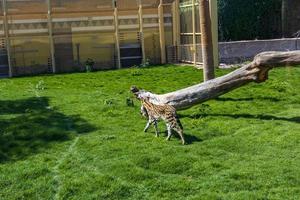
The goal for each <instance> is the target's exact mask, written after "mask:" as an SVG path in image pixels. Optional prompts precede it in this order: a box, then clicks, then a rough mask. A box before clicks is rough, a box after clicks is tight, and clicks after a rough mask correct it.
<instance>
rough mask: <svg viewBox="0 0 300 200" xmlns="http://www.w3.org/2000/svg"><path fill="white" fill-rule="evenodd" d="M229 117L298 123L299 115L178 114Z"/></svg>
mask: <svg viewBox="0 0 300 200" xmlns="http://www.w3.org/2000/svg"><path fill="white" fill-rule="evenodd" d="M209 116H213V117H231V118H234V119H237V118H246V119H260V120H278V121H287V122H293V123H300V117H290V118H287V117H276V116H273V115H251V114H206V113H205V114H194V115H180V117H188V118H192V119H198V118H201V117H209Z"/></svg>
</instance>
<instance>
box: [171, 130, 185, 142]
mask: <svg viewBox="0 0 300 200" xmlns="http://www.w3.org/2000/svg"><path fill="white" fill-rule="evenodd" d="M173 129H174V130H175V131H176V132H177V133H178V134H179V136H180V138H181V141H182V144H183V145H184V144H185V140H184V136H183V130H182V129H181V128H179V127H174V128H173Z"/></svg>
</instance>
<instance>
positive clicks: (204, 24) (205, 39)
mask: <svg viewBox="0 0 300 200" xmlns="http://www.w3.org/2000/svg"><path fill="white" fill-rule="evenodd" d="M199 15H200V28H201V46H202V58H203V74H204V81H208V80H211V79H213V78H214V77H215V67H214V57H213V56H214V54H213V42H212V30H211V18H210V8H209V1H208V0H200V2H199Z"/></svg>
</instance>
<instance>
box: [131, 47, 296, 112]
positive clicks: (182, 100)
mask: <svg viewBox="0 0 300 200" xmlns="http://www.w3.org/2000/svg"><path fill="white" fill-rule="evenodd" d="M292 65H300V51H289V52H263V53H260V54H258V55H257V56H255V58H254V60H253V61H252V62H251V63H249V64H246V65H244V66H242V67H241V68H239V69H237V70H235V71H233V72H231V73H229V74H227V75H224V76H221V77H219V78H215V79H212V80H210V81H207V82H203V83H200V84H197V85H194V86H191V87H188V88H184V89H181V90H178V91H175V92H171V93H167V94H160V95H159V94H153V93H151V92H148V91H145V90H139V89H138V88H136V87H134V86H133V87H132V88H131V91H132V92H133V93H134V94H135V95H136V96H137V97H138V98H149V101H150V102H152V103H155V104H169V105H172V106H174V107H175V108H176V109H177V110H182V109H187V108H190V107H192V106H194V105H197V104H199V103H202V102H205V101H207V100H210V99H214V98H216V97H218V96H220V95H222V94H225V93H227V92H230V91H232V90H234V89H236V88H239V87H241V86H243V85H246V84H248V83H250V82H256V83H262V82H264V81H266V80H267V79H268V72H269V70H271V69H272V68H275V67H282V66H292Z"/></svg>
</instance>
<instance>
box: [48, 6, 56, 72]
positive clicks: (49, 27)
mask: <svg viewBox="0 0 300 200" xmlns="http://www.w3.org/2000/svg"><path fill="white" fill-rule="evenodd" d="M47 4H48V14H47V18H48V30H49V43H50V53H51V62H52V72H53V73H56V62H55V48H54V39H53V25H52V15H51V14H52V12H51V11H52V9H51V2H50V0H47Z"/></svg>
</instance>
